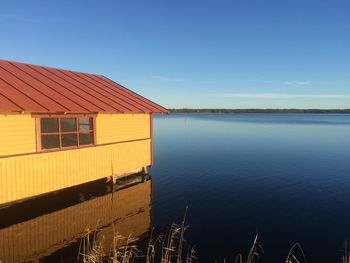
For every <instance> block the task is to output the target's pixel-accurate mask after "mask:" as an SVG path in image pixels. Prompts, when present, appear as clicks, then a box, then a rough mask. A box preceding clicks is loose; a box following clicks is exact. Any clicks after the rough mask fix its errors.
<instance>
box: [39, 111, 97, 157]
mask: <svg viewBox="0 0 350 263" xmlns="http://www.w3.org/2000/svg"><path fill="white" fill-rule="evenodd" d="M33 117H35V119H36V146H37V152H52V151H63V150H70V149H78V148H85V147H91V146H95V145H96V114H62V115H61V114H59V115H58V114H45V115H43V114H40V115H39V114H38V115H33ZM45 118H55V119H57V121H58V132H44V133H42V132H41V119H45ZM64 118H75V122H76V131H68V132H62V131H61V119H64ZM79 118H91V119H92V129H89V130H84V132H86V133H92V134H93V143H91V144H80V140H79V139H80V138H79V134H80V133H82V132H81V131H80V129H79V127H80V122H79ZM64 134H76V135H77V145H73V146H66V147H64V146H62V135H64ZM42 135H58V136H59V137H58V138H59V147H58V148H57V147H56V148H50V149H43V148H42V139H41V136H42Z"/></svg>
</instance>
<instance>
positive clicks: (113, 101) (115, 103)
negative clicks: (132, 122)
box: [60, 70, 140, 112]
mask: <svg viewBox="0 0 350 263" xmlns="http://www.w3.org/2000/svg"><path fill="white" fill-rule="evenodd" d="M60 71H61V73H62V74H64V75H66V76H67V78H70V79H71V81H73V82H74V83H77V85H83V86H84V87H85V88H86V89H87V90H90V91H91V92H92V93H94V94H96V96H97V97H98V98H100V99H101V100H103V101H104V102H105V103H108V105H110V106H111V107H113V108H114V110H120V109H123V110H124V111H137V112H140V110H139V109H137V108H133V107H131V105H129V104H127V103H124V102H123V101H120V100H119V99H118V98H114V97H113V96H108V97H107V96H106V95H110V94H108V93H106V92H105V91H103V90H101V89H100V88H99V87H98V86H96V85H92V84H91V83H89V82H88V81H86V80H85V79H83V78H81V77H79V75H78V74H76V73H74V72H69V71H67V70H60ZM81 75H84V74H81Z"/></svg>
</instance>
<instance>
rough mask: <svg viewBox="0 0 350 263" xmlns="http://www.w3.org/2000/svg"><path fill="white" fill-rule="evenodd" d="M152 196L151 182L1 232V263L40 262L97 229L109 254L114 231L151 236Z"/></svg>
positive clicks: (122, 233) (98, 238) (98, 236)
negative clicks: (41, 258)
mask: <svg viewBox="0 0 350 263" xmlns="http://www.w3.org/2000/svg"><path fill="white" fill-rule="evenodd" d="M151 193H152V192H151V181H150V180H149V181H146V182H144V183H140V184H137V185H135V186H132V187H129V188H126V189H123V190H120V191H117V192H114V193H111V194H108V195H105V196H102V197H97V198H95V199H92V200H89V201H86V202H83V203H80V204H77V205H74V206H70V207H67V208H65V209H62V210H59V211H55V212H52V213H50V214H46V215H42V216H39V217H36V218H34V219H31V220H28V221H25V222H22V223H19V224H15V225H12V226H10V227H7V228H4V229H1V230H0V262H4V263H5V262H7V263H15V262H24V261H25V262H27V261H34V260H38V259H39V258H40V257H42V256H44V255H49V254H51V253H53V252H54V251H56V250H58V249H61V248H62V247H65V246H67V245H69V244H70V243H71V242H75V241H77V240H78V239H79V238H81V237H82V235H83V234H84V231H85V230H86V229H87V228H89V229H95V227H96V226H98V227H103V229H102V231H99V232H98V234H97V241H102V240H103V236H104V242H103V246H104V251H105V252H108V251H109V244H110V243H112V238H113V231H116V232H117V233H118V234H121V235H123V236H128V235H129V234H131V235H132V237H134V238H136V237H139V236H142V235H144V234H146V233H148V232H149V230H150V227H151V211H150V209H151ZM96 211H98V212H96ZM113 223H114V225H113Z"/></svg>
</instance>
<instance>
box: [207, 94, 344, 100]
mask: <svg viewBox="0 0 350 263" xmlns="http://www.w3.org/2000/svg"><path fill="white" fill-rule="evenodd" d="M213 96H215V97H219V98H238V99H239V98H247V99H303V98H305V99H347V98H349V99H350V94H291V93H216V94H213Z"/></svg>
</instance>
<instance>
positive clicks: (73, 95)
mask: <svg viewBox="0 0 350 263" xmlns="http://www.w3.org/2000/svg"><path fill="white" fill-rule="evenodd" d="M0 111H5V112H23V111H24V112H37V113H41V112H74V113H85V112H110V113H114V112H121V113H127V112H135V113H137V112H147V113H149V112H160V113H167V112H168V111H167V109H165V108H163V107H162V106H160V105H158V104H156V103H154V102H152V101H150V100H148V99H146V98H144V97H142V96H140V95H138V94H136V93H135V92H133V91H131V90H129V89H127V88H125V87H123V86H121V85H119V84H118V83H116V82H114V81H112V80H110V79H108V78H106V77H105V76H102V75H98V74H88V73H82V72H77V71H72V70H64V69H57V68H51V67H45V66H38V65H31V64H25V63H19V62H13V61H7V60H0Z"/></svg>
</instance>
